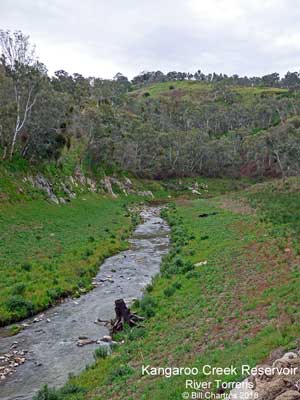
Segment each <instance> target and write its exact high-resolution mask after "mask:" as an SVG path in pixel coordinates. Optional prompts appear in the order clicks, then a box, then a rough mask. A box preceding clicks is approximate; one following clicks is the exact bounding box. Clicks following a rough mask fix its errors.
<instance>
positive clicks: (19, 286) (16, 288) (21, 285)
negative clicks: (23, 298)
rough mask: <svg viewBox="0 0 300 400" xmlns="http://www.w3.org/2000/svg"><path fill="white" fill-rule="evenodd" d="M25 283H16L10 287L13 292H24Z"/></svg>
mask: <svg viewBox="0 0 300 400" xmlns="http://www.w3.org/2000/svg"><path fill="white" fill-rule="evenodd" d="M25 289H26V285H25V283H21V282H20V283H16V284H15V286H14V287H13V289H12V293H13V294H23V293H24V292H25Z"/></svg>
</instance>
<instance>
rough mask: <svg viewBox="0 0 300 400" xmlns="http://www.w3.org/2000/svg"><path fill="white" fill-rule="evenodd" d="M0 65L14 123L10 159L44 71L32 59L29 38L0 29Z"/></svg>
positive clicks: (37, 91)
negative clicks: (10, 91)
mask: <svg viewBox="0 0 300 400" xmlns="http://www.w3.org/2000/svg"><path fill="white" fill-rule="evenodd" d="M0 47H1V63H2V65H3V66H4V69H5V72H6V74H7V76H8V77H9V78H10V79H11V81H12V87H13V95H14V108H15V109H14V124H13V126H12V129H11V138H10V149H9V155H10V158H12V156H13V154H14V151H15V147H16V143H17V140H18V138H19V136H20V134H21V132H22V130H23V129H24V128H25V125H26V123H27V121H28V119H29V117H30V113H31V111H32V108H33V107H34V105H35V103H36V101H37V97H38V94H39V90H40V83H41V80H42V79H43V78H44V77H45V76H46V69H45V67H44V65H43V64H41V63H40V62H39V61H38V60H37V58H36V56H35V48H34V47H33V46H31V44H30V42H29V36H26V35H24V34H23V33H22V32H20V31H15V32H13V33H12V32H11V31H9V30H7V31H4V30H0Z"/></svg>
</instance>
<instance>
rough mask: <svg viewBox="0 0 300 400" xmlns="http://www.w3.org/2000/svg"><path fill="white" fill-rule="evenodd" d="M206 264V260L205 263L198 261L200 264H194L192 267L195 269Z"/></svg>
mask: <svg viewBox="0 0 300 400" xmlns="http://www.w3.org/2000/svg"><path fill="white" fill-rule="evenodd" d="M206 264H207V260H205V261H200V262H198V263H196V264H194V266H195V267H201V265H206Z"/></svg>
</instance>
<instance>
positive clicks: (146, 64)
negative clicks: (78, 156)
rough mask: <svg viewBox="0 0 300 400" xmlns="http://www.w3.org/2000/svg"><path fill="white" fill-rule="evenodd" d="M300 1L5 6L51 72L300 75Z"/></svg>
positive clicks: (10, 2)
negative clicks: (174, 71)
mask: <svg viewBox="0 0 300 400" xmlns="http://www.w3.org/2000/svg"><path fill="white" fill-rule="evenodd" d="M299 20H300V0H205V1H203V0H172V1H171V0H127V1H124V0H80V1H78V0H0V27H1V28H2V29H11V30H15V29H20V30H22V31H23V32H24V33H26V34H29V35H30V37H31V41H32V42H33V43H35V44H36V46H37V54H38V55H39V58H40V60H41V61H42V62H44V63H45V64H46V66H47V67H48V69H49V72H50V73H53V72H54V71H55V70H57V69H65V70H67V71H68V72H70V73H73V72H79V73H82V74H83V75H86V76H90V75H94V76H100V77H105V78H111V77H113V76H114V75H115V74H116V73H117V72H119V71H120V72H122V73H124V74H125V75H127V76H129V77H132V76H133V75H137V74H138V73H139V72H140V71H142V70H158V69H160V70H162V71H164V72H167V71H170V70H181V71H190V72H194V71H196V70H197V69H201V70H202V71H204V72H205V73H208V72H213V71H215V72H224V73H227V74H233V73H238V74H239V75H244V74H247V75H262V74H265V73H269V72H274V71H277V72H280V73H285V72H286V71H287V70H290V71H299V70H300V24H299Z"/></svg>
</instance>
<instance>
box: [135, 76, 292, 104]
mask: <svg viewBox="0 0 300 400" xmlns="http://www.w3.org/2000/svg"><path fill="white" fill-rule="evenodd" d="M218 87H220V89H222V84H221V85H218V84H213V83H207V82H199V81H174V82H172V81H170V82H161V83H154V84H150V85H148V86H144V87H142V88H139V89H136V90H133V91H131V92H130V93H129V96H144V97H147V95H146V96H145V93H148V95H150V96H152V97H159V96H175V95H178V96H180V97H185V96H186V97H192V98H195V97H196V96H197V97H198V99H199V98H200V97H203V98H204V99H205V97H207V95H208V94H209V93H211V92H212V91H213V90H215V89H218ZM223 87H226V86H225V85H223ZM229 88H230V86H229ZM230 89H231V90H232V91H233V92H234V93H237V94H240V95H241V96H242V99H243V100H245V101H246V100H250V99H251V98H252V101H253V100H254V98H255V97H254V96H261V95H265V96H282V95H289V94H290V91H289V90H288V89H284V88H274V87H263V86H253V87H238V86H233V87H232V88H230Z"/></svg>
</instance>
